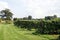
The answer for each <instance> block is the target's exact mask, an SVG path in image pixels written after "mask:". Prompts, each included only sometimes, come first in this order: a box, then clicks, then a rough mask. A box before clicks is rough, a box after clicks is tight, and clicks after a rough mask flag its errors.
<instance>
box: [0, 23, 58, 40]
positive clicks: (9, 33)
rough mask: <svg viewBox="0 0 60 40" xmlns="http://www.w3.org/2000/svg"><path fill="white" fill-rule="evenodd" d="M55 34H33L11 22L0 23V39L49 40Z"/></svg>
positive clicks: (54, 36)
mask: <svg viewBox="0 0 60 40" xmlns="http://www.w3.org/2000/svg"><path fill="white" fill-rule="evenodd" d="M56 37H57V35H40V36H38V35H33V34H32V31H26V30H25V31H24V30H21V29H19V28H17V27H15V26H14V25H12V24H0V40H51V39H54V38H56Z"/></svg>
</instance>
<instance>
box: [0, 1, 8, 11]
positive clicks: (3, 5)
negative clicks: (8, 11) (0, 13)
mask: <svg viewBox="0 0 60 40" xmlns="http://www.w3.org/2000/svg"><path fill="white" fill-rule="evenodd" d="M5 8H9V7H8V3H7V2H3V1H0V10H2V9H5Z"/></svg>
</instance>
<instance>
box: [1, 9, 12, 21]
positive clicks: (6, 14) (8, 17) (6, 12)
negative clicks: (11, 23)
mask: <svg viewBox="0 0 60 40" xmlns="http://www.w3.org/2000/svg"><path fill="white" fill-rule="evenodd" d="M1 14H3V16H2V18H5V19H6V20H11V19H12V16H13V14H12V12H11V11H10V10H9V9H5V10H1Z"/></svg>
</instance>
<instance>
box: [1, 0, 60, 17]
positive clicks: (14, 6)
mask: <svg viewBox="0 0 60 40" xmlns="http://www.w3.org/2000/svg"><path fill="white" fill-rule="evenodd" d="M5 8H8V9H10V10H11V12H12V13H13V14H14V15H13V17H17V18H23V17H27V16H28V15H31V16H32V17H33V18H44V17H45V16H52V15H57V16H58V17H60V0H0V10H3V9H5Z"/></svg>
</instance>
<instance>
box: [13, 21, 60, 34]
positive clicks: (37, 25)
mask: <svg viewBox="0 0 60 40" xmlns="http://www.w3.org/2000/svg"><path fill="white" fill-rule="evenodd" d="M14 25H16V26H17V27H21V28H26V29H28V30H31V29H32V28H34V29H37V30H36V33H47V34H59V33H60V21H51V20H49V21H46V20H45V21H20V20H16V21H14Z"/></svg>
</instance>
